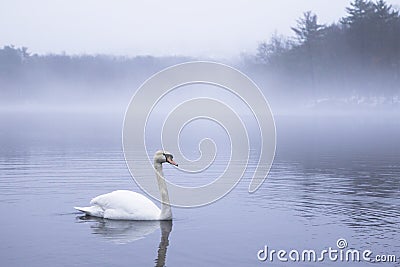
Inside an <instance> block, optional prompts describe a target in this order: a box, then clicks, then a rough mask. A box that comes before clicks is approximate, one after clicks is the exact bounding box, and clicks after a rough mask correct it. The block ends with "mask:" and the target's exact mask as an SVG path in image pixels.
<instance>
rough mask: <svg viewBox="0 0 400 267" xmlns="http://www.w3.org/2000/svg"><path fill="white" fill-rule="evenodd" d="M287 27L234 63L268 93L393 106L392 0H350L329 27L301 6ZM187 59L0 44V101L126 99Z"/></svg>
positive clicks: (398, 21) (395, 21)
mask: <svg viewBox="0 0 400 267" xmlns="http://www.w3.org/2000/svg"><path fill="white" fill-rule="evenodd" d="M292 30H293V33H294V36H295V37H285V36H281V35H278V34H275V35H274V36H272V38H271V39H270V40H269V41H267V42H264V43H261V44H259V46H258V49H257V53H256V54H254V55H248V56H246V57H243V58H242V59H241V61H240V63H239V64H238V67H239V68H240V69H241V70H242V71H244V72H246V73H247V74H249V75H250V77H252V78H255V79H256V81H257V82H258V83H260V84H261V85H262V87H263V88H264V89H265V91H266V92H267V93H269V94H270V95H271V97H272V98H274V97H275V98H279V99H280V100H283V101H284V102H287V99H294V100H295V101H297V100H298V99H300V98H301V97H303V98H304V99H306V100H309V99H314V100H319V99H323V98H326V99H329V98H340V97H342V98H348V97H354V96H356V97H359V98H360V97H381V98H384V99H386V100H384V101H387V99H389V100H390V101H392V104H393V103H397V104H396V105H400V98H399V97H400V86H399V85H400V15H399V11H398V10H396V9H395V8H393V7H392V6H391V5H389V4H387V3H386V2H385V1H383V0H379V1H377V2H371V1H367V0H354V1H353V2H351V3H350V5H349V7H348V8H347V14H346V15H345V16H344V17H343V18H341V19H340V20H338V22H336V23H333V24H331V25H322V24H320V23H319V22H318V17H317V15H316V14H314V13H312V12H311V11H308V12H305V13H304V14H303V16H302V17H301V18H299V19H298V20H297V25H294V26H293V28H292ZM188 60H193V58H188V57H174V56H171V57H152V56H138V57H133V58H132V57H112V56H104V55H93V56H92V55H81V56H69V55H64V54H62V55H55V54H50V55H36V54H31V53H29V50H28V49H27V48H26V47H21V48H17V47H14V46H5V47H3V48H1V49H0V103H5V102H7V101H8V102H10V100H26V101H32V99H35V97H36V96H38V95H41V96H46V97H51V96H54V97H55V98H61V99H62V100H64V99H65V101H68V100H72V101H74V100H75V99H74V98H84V97H91V98H93V97H97V96H98V95H99V96H100V95H103V96H106V97H108V96H113V97H115V96H121V97H129V96H130V95H131V94H132V93H133V91H134V90H135V89H136V88H137V87H138V86H139V85H140V84H141V83H142V82H143V81H144V80H145V79H147V78H148V77H149V76H150V75H152V74H154V73H155V72H157V71H159V70H161V69H163V68H165V67H167V66H171V65H173V64H176V63H180V62H185V61H188ZM291 96H294V97H291ZM359 98H357V99H359ZM357 99H356V101H359V100H357Z"/></svg>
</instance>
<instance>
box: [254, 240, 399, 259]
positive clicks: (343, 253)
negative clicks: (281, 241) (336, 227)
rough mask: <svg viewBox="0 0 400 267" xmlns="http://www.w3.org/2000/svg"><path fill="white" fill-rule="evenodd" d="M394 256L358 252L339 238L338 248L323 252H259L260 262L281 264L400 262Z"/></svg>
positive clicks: (266, 250) (266, 248)
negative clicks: (289, 262)
mask: <svg viewBox="0 0 400 267" xmlns="http://www.w3.org/2000/svg"><path fill="white" fill-rule="evenodd" d="M398 258H399V257H397V256H396V255H394V254H377V255H374V253H373V252H372V251H371V250H369V249H365V250H358V249H353V248H348V243H347V241H346V239H344V238H339V239H338V240H337V242H336V247H328V248H325V249H322V250H314V249H304V250H297V249H292V250H284V249H281V250H275V249H270V248H269V247H268V246H264V248H263V249H261V250H259V251H258V252H257V259H258V260H259V261H263V262H266V261H269V262H273V261H279V262H288V261H291V262H326V261H332V262H362V261H364V262H374V263H394V262H397V261H399V259H398Z"/></svg>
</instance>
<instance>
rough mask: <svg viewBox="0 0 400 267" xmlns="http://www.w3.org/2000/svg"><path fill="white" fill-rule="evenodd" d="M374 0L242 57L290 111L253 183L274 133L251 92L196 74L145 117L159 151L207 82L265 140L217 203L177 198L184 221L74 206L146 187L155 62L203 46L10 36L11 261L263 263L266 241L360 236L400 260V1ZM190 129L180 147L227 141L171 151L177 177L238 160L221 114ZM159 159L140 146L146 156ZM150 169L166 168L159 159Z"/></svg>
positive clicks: (0, 149)
mask: <svg viewBox="0 0 400 267" xmlns="http://www.w3.org/2000/svg"><path fill="white" fill-rule="evenodd" d="M350 7H351V8H355V9H357V8H360V7H357V6H350ZM366 8H368V10H369V11H370V12H369V13H368V14H369V15H370V17H362V16H361V17H357V16H356V15H354V16H353V15H352V13H351V12H348V14H347V15H346V16H345V17H344V18H342V19H344V20H343V22H338V23H334V24H332V25H319V23H318V20H317V17H314V16H313V14H312V13H305V14H304V16H302V17H301V19H303V22H302V20H301V19H300V20H299V25H297V26H294V28H295V29H297V30H301V29H303V30H304V32H301V31H299V32H298V34H296V36H297V37H298V39H299V40H296V41H293V39H290V38H289V39H288V38H286V37H283V36H279V35H276V36H273V37H272V38H271V39H270V40H269V41H266V42H265V43H261V44H260V45H259V47H258V51H257V55H244V56H243V57H242V58H240V59H237V60H231V61H229V60H226V62H228V61H229V63H232V65H234V66H235V67H237V68H238V69H239V70H240V71H241V72H243V73H244V74H245V75H247V76H249V78H251V79H253V80H254V81H255V82H256V84H257V85H258V86H259V88H260V90H261V91H262V92H263V94H264V96H265V98H266V99H267V101H268V104H269V105H270V107H271V110H272V112H273V114H274V120H275V125H276V139H277V140H276V155H275V160H274V163H273V166H272V168H271V171H270V173H269V175H268V178H267V179H266V181H265V182H264V183H263V185H262V186H261V187H260V189H259V190H258V191H256V192H255V193H253V194H249V193H248V187H249V184H250V181H251V178H252V174H253V172H254V171H255V169H256V168H257V164H258V157H259V155H260V150H261V141H260V140H261V136H260V132H259V129H258V126H257V121H256V120H255V117H254V116H253V115H252V114H251V112H252V110H250V109H249V107H247V106H246V103H244V102H243V99H240V98H238V97H237V96H235V95H234V94H231V93H229V92H227V91H226V90H223V89H222V88H219V87H217V86H210V85H204V84H196V85H190V86H182V87H180V88H178V89H177V90H174V91H173V92H171V93H170V94H168V95H165V96H163V97H162V98H161V99H160V101H159V103H158V104H159V105H157V106H155V107H154V109H153V110H152V113H151V114H148V115H149V116H148V121H147V122H148V124H147V125H146V126H145V130H146V137H145V140H143V141H145V142H146V145H147V147H146V149H147V153H148V155H149V157H152V155H153V154H154V152H155V151H156V150H158V149H160V148H161V146H162V140H161V131H162V130H163V123H164V122H165V121H166V118H167V117H168V114H170V112H171V111H172V110H174V109H175V108H176V107H177V105H178V104H180V103H182V102H184V101H185V100H188V99H192V98H199V97H203V98H204V97H209V98H213V99H217V100H219V101H221V102H222V103H225V104H226V105H229V106H230V107H232V108H233V109H234V110H235V112H237V114H238V116H239V118H240V119H241V120H242V121H243V123H244V125H245V126H246V130H247V131H248V132H247V133H248V135H249V143H250V150H249V151H243V156H247V154H249V162H248V164H247V165H246V166H237V168H238V169H239V168H240V167H244V168H245V169H246V170H245V173H244V176H243V179H242V180H241V181H240V182H239V183H238V184H237V186H236V187H235V188H234V189H233V190H232V191H231V192H230V193H229V194H228V195H226V196H225V197H223V198H222V199H220V200H219V201H216V202H215V203H213V204H210V205H206V206H204V207H201V208H193V209H183V208H173V215H174V220H173V222H172V223H171V224H168V223H159V222H124V221H114V222H113V221H108V220H104V219H95V218H90V217H85V216H82V214H81V213H77V212H75V210H74V209H73V207H74V206H84V205H87V204H88V203H89V201H90V199H91V198H93V197H95V196H97V195H99V194H103V193H108V192H110V191H113V190H117V189H128V190H133V191H136V192H140V193H144V192H143V191H141V189H140V188H139V186H138V185H137V184H135V182H134V180H133V179H132V177H131V174H130V172H129V170H128V168H127V165H126V163H125V159H124V153H123V147H122V129H123V122H124V115H125V111H126V108H127V106H128V104H129V103H130V100H131V97H132V95H134V93H135V92H136V91H137V89H138V88H139V87H140V85H141V84H142V83H143V82H145V81H146V79H148V78H149V77H151V75H154V74H155V73H157V72H158V71H160V70H162V69H163V68H165V67H169V66H172V65H174V64H177V63H182V62H187V61H190V60H193V59H192V58H189V57H181V56H171V57H153V56H137V57H131V58H127V57H114V56H104V55H97V56H90V55H81V56H69V55H33V54H30V53H29V50H27V49H26V48H15V47H12V46H5V47H3V48H1V49H0V213H1V214H2V223H1V226H0V236H1V240H2V242H0V258H1V262H2V265H4V266H16V265H18V266H19V265H21V266H74V265H79V266H93V265H100V266H111V265H112V266H131V265H132V264H134V265H137V266H164V265H166V266H187V265H190V266H204V264H205V262H206V264H208V265H210V266H222V265H229V266H253V265H255V264H258V263H260V262H259V261H258V260H257V251H259V250H260V249H263V248H264V246H265V245H268V246H269V247H270V248H271V249H275V250H279V249H285V250H287V251H290V250H291V249H298V250H302V249H315V250H317V251H318V250H319V251H321V250H323V249H326V248H327V247H329V246H331V247H333V248H336V241H337V240H338V239H339V238H345V239H346V240H347V242H348V244H349V248H356V249H359V250H364V249H370V250H371V251H373V253H374V255H376V254H395V255H397V263H396V264H397V265H398V262H399V261H400V259H399V258H398V257H399V256H400V246H399V244H398V240H400V231H399V227H398V226H399V223H400V142H399V136H400V100H399V93H400V92H399V86H398V84H399V77H400V72H399V70H400V69H399V66H400V64H399V55H400V53H399V51H398V49H399V47H400V46H398V44H399V40H398V36H400V35H399V34H397V33H398V32H399V29H400V17H399V14H398V13H396V12H395V11H394V10H391V9H384V8H383V7H382V6H379V3H377V4H375V5H373V4H371V5H368V6H367V7H366ZM379 8H381V9H379ZM382 8H383V9H382ZM382 10H383V11H382ZM385 10H386V11H385ZM378 11H379V12H378ZM384 11H385V12H386V13H385V12H384ZM392 11H393V12H392ZM353 13H354V14H358V13H357V12H353ZM307 14H308V15H307ZM382 14H383V15H385V14H386V15H387V16H386V15H385V16H382ZM314 18H315V20H314ZM307 19H308V20H307ZM306 22H311V24H310V23H309V24H307V23H306ZM302 23H303V24H302ZM304 23H306V24H304ZM304 25H309V26H310V25H311V26H312V27H311V28H304V27H303V28H302V26H304ZM389 26H390V27H389ZM381 29H387V30H385V31H381ZM296 33H297V32H296ZM310 34H311V35H310ZM360 40H364V41H365V44H366V45H364V43H362V42H361V41H360ZM360 42H361V43H360ZM136 104H137V105H138V106H139V107H140V105H144V104H143V103H136ZM202 108H204V109H210V107H209V106H205V107H202ZM254 112H255V113H257V112H260V110H258V109H255V110H254ZM222 115H224V114H222ZM137 130H138V131H143V130H144V129H143V126H142V125H139V126H138V129H137ZM178 138H179V147H180V150H181V151H170V152H171V153H172V154H175V155H178V154H179V153H180V152H182V154H183V156H184V157H186V158H187V159H189V160H192V161H193V163H192V164H193V165H196V164H197V163H196V161H195V160H196V159H197V158H199V157H201V156H202V152H203V151H202V150H201V149H199V143H200V142H201V141H202V140H203V139H204V138H211V139H213V141H214V142H215V145H216V148H217V149H216V155H215V159H214V160H213V161H212V160H211V162H212V165H211V166H210V167H209V168H205V170H204V172H198V173H192V174H189V173H184V172H181V171H180V170H179V169H176V168H174V167H172V166H169V165H167V166H164V173H165V176H166V178H167V179H168V180H169V181H171V182H173V183H176V184H178V185H181V186H187V187H191V186H192V187H193V186H199V185H205V184H208V183H210V182H212V181H214V180H215V179H216V178H218V177H219V175H220V174H221V173H223V172H224V170H225V167H226V164H227V162H229V160H230V155H231V153H230V152H231V151H230V149H234V150H235V149H236V151H238V148H237V147H231V146H230V145H229V141H230V140H229V135H228V134H227V131H226V130H225V129H224V127H222V126H221V125H219V124H218V123H216V122H215V121H212V120H207V119H196V120H193V121H191V122H190V123H188V124H187V125H185V127H182V129H181V131H180V134H179V136H176V139H178ZM245 141H247V140H243V143H245ZM200 148H201V146H200ZM165 149H167V150H169V148H168V147H165ZM241 152H242V151H241ZM205 156H207V157H209V158H210V159H213V156H214V155H205ZM174 159H179V156H177V157H175V158H174ZM146 161H148V159H147V158H144V159H138V163H139V166H140V165H141V164H142V163H143V166H145V163H146ZM187 162H189V163H186V164H190V161H187ZM178 163H180V162H178ZM234 164H237V165H240V164H243V163H242V162H234ZM261 164H262V163H261ZM190 167H193V169H195V167H198V166H190ZM145 178H146V179H147V180H148V181H149V182H151V181H154V182H156V180H155V177H153V175H151V176H150V175H149V177H147V176H146V177H145ZM155 203H156V204H157V205H159V203H158V202H157V201H155ZM261 264H264V263H261ZM265 264H266V265H268V264H270V265H271V264H273V265H274V266H275V265H277V266H286V265H299V264H300V265H301V264H302V263H299V262H296V263H293V262H289V263H281V262H278V261H275V262H272V263H271V262H265ZM320 264H321V263H318V262H307V264H306V265H307V266H319V265H320ZM323 264H324V265H326V266H337V265H341V264H342V263H339V262H328V261H327V262H324V263H323ZM396 264H392V265H396ZM346 265H349V266H365V265H371V264H369V263H365V262H348V263H347V262H346ZM389 265H390V264H389V263H388V265H387V266H389ZM392 265H390V266H392ZM371 266H372V265H371Z"/></svg>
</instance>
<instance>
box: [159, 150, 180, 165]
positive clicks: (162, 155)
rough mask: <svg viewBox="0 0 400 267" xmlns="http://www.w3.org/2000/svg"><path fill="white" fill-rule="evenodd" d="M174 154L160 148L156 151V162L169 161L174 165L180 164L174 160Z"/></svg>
mask: <svg viewBox="0 0 400 267" xmlns="http://www.w3.org/2000/svg"><path fill="white" fill-rule="evenodd" d="M173 158H174V156H173V155H172V154H171V153H169V152H168V151H163V150H158V151H157V152H156V154H155V155H154V162H157V163H161V164H162V163H164V162H168V163H169V164H172V165H174V166H178V163H176V162H175V161H174V160H173Z"/></svg>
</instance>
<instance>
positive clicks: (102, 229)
mask: <svg viewBox="0 0 400 267" xmlns="http://www.w3.org/2000/svg"><path fill="white" fill-rule="evenodd" d="M77 218H78V219H79V222H91V224H90V228H91V229H92V234H95V235H98V236H101V237H103V238H105V239H106V240H107V241H110V242H112V243H115V244H127V243H130V242H134V241H137V240H140V239H143V238H145V237H146V236H147V235H149V234H151V233H153V232H155V231H156V230H157V229H159V228H160V229H161V240H160V243H159V245H158V251H157V258H156V259H155V264H156V265H155V266H156V267H161V266H165V261H166V255H167V247H168V245H169V234H170V233H171V231H172V221H170V220H168V221H117V220H107V219H103V218H98V217H92V216H78V217H77Z"/></svg>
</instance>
